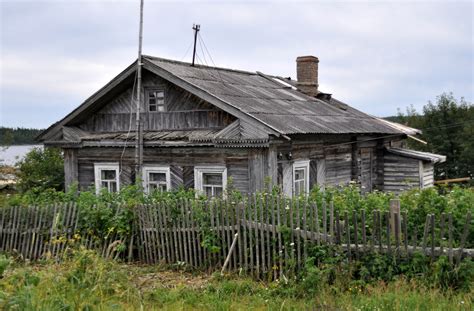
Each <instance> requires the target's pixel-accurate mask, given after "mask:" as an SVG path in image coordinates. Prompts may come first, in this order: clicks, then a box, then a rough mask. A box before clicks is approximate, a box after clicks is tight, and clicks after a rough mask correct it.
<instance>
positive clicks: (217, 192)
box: [214, 187, 222, 197]
mask: <svg viewBox="0 0 474 311" xmlns="http://www.w3.org/2000/svg"><path fill="white" fill-rule="evenodd" d="M214 196H216V197H220V196H222V187H214Z"/></svg>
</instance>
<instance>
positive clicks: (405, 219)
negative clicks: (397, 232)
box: [402, 211, 408, 256]
mask: <svg viewBox="0 0 474 311" xmlns="http://www.w3.org/2000/svg"><path fill="white" fill-rule="evenodd" d="M402 225H403V228H402V230H403V242H404V246H405V254H407V256H408V214H407V212H406V211H404V212H403V222H402Z"/></svg>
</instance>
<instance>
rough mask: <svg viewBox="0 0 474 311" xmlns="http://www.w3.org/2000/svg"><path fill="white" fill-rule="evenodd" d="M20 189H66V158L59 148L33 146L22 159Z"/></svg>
mask: <svg viewBox="0 0 474 311" xmlns="http://www.w3.org/2000/svg"><path fill="white" fill-rule="evenodd" d="M16 165H17V166H18V169H19V171H18V189H19V190H20V191H22V192H26V191H34V192H35V193H38V194H39V193H41V192H43V191H45V190H47V189H56V190H63V189H64V160H63V156H62V152H61V150H60V149H58V148H44V149H41V148H33V149H32V150H31V151H30V152H28V153H27V154H26V156H25V157H24V158H23V159H22V160H20V161H19V162H18V163H17V164H16Z"/></svg>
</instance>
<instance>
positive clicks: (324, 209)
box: [323, 198, 328, 244]
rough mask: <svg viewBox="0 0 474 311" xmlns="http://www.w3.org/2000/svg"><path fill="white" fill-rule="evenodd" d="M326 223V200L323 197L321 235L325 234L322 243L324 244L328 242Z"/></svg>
mask: <svg viewBox="0 0 474 311" xmlns="http://www.w3.org/2000/svg"><path fill="white" fill-rule="evenodd" d="M327 224H328V219H327V213H326V200H325V199H324V198H323V235H324V236H325V238H324V243H326V244H327V243H328V239H327V232H328V230H327Z"/></svg>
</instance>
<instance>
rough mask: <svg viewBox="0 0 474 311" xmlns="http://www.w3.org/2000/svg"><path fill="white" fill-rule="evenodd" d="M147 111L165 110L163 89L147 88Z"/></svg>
mask: <svg viewBox="0 0 474 311" xmlns="http://www.w3.org/2000/svg"><path fill="white" fill-rule="evenodd" d="M146 95H147V100H146V101H147V103H148V111H150V112H154V111H165V110H166V109H165V91H164V90H157V89H153V90H147V91H146Z"/></svg>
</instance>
